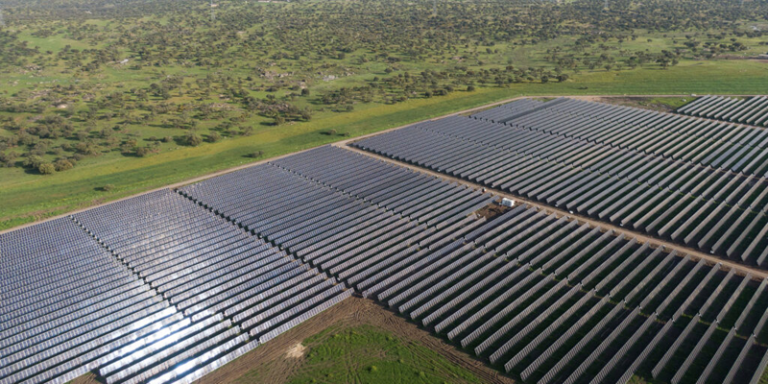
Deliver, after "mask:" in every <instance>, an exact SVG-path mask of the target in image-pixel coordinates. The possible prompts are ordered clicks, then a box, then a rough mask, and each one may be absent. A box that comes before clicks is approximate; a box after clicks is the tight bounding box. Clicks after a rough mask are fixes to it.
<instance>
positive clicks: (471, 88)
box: [467, 85, 475, 92]
mask: <svg viewBox="0 0 768 384" xmlns="http://www.w3.org/2000/svg"><path fill="white" fill-rule="evenodd" d="M474 91H475V86H474V85H470V86H468V87H467V92H474Z"/></svg>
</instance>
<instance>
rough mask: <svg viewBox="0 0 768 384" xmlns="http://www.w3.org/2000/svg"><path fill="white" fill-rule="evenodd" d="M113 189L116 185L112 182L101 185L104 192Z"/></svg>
mask: <svg viewBox="0 0 768 384" xmlns="http://www.w3.org/2000/svg"><path fill="white" fill-rule="evenodd" d="M113 189H115V186H114V185H112V184H107V185H105V186H103V187H101V190H102V191H104V192H109V191H111V190H113Z"/></svg>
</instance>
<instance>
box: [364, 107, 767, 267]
mask: <svg viewBox="0 0 768 384" xmlns="http://www.w3.org/2000/svg"><path fill="white" fill-rule="evenodd" d="M521 102H525V105H523V106H522V107H521V108H516V107H514V105H515V104H517V103H520V102H514V103H512V104H511V106H508V107H505V106H502V107H498V108H497V109H496V110H497V111H496V112H494V113H495V114H496V117H494V119H495V120H494V121H499V122H503V123H504V124H500V123H493V122H490V121H486V120H483V116H486V115H489V114H490V111H493V110H490V111H485V112H481V113H480V114H478V115H475V116H474V118H467V117H461V116H454V117H450V118H445V119H441V120H437V121H431V122H427V123H421V124H417V125H414V126H411V127H408V128H404V129H400V130H396V131H392V132H389V133H385V134H382V135H378V136H374V137H371V138H367V139H364V140H361V141H359V142H356V143H354V144H353V145H354V146H356V147H358V148H361V149H365V150H368V151H372V152H375V153H378V154H382V155H385V156H388V157H391V158H393V159H396V160H400V161H404V162H408V163H411V164H414V165H418V166H422V167H426V168H429V169H432V170H435V171H438V172H442V173H445V174H447V175H451V176H455V177H459V178H463V179H465V180H469V181H472V182H476V183H480V184H482V185H485V186H488V187H491V188H496V189H500V190H503V191H507V192H510V193H513V194H517V195H520V196H524V197H526V198H530V199H534V200H537V201H540V202H543V203H546V204H551V205H553V206H556V207H559V208H562V209H566V210H569V211H572V212H578V213H580V214H583V215H588V216H592V217H595V218H598V219H600V220H605V221H607V222H611V223H614V224H618V225H621V226H625V227H630V228H633V229H635V230H638V231H642V232H644V233H647V234H650V235H653V236H657V237H659V238H663V239H669V240H672V241H674V242H678V243H681V244H685V245H687V246H691V247H696V248H698V249H700V250H702V251H705V252H711V253H714V254H717V255H720V256H723V257H728V258H731V259H735V260H738V261H740V262H745V263H750V264H753V265H758V266H766V265H767V263H768V260H767V259H768V217H766V210H768V179H767V177H766V175H768V149H766V146H768V131H765V130H762V129H757V128H749V127H734V126H730V125H728V126H727V127H728V128H727V129H722V127H720V128H718V126H719V125H722V124H721V123H716V122H707V121H703V120H700V119H692V118H689V117H684V116H677V115H672V114H664V113H658V112H652V111H645V110H639V109H635V108H626V107H617V106H611V105H604V104H600V103H593V102H585V101H577V100H570V99H556V100H553V101H549V102H546V103H539V104H540V105H539V106H536V107H533V108H529V106H530V104H531V102H529V101H526V100H523V101H521ZM507 110H509V111H510V112H509V114H508V115H505V116H506V117H504V116H501V115H500V114H503V113H505V111H507Z"/></svg>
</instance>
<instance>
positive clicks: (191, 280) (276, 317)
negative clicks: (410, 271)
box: [74, 190, 351, 383]
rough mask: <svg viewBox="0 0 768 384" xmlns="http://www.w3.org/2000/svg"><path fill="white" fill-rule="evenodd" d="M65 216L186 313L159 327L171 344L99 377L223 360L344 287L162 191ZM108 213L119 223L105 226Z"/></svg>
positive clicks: (139, 378) (142, 375) (137, 378)
mask: <svg viewBox="0 0 768 384" xmlns="http://www.w3.org/2000/svg"><path fill="white" fill-rule="evenodd" d="M74 219H75V221H76V222H78V223H79V224H80V225H82V226H83V228H85V229H86V230H87V231H88V232H89V233H90V234H92V235H93V236H94V237H95V238H96V239H97V240H98V241H99V242H100V243H102V244H104V246H105V247H106V248H107V249H109V250H110V251H111V252H112V253H113V254H114V255H115V256H116V257H117V258H119V259H120V260H121V261H122V262H123V263H124V264H125V265H126V266H127V267H128V268H130V269H131V270H132V271H133V272H134V273H136V274H137V275H138V276H139V277H141V278H142V279H143V280H144V281H146V282H147V283H149V284H150V285H151V286H152V288H154V289H155V290H156V291H157V292H158V293H159V294H162V296H163V297H164V298H165V299H166V300H168V301H169V302H170V303H171V304H172V305H174V307H175V308H177V309H178V310H180V311H182V312H183V314H184V316H185V319H186V320H187V321H189V320H191V323H190V324H189V325H188V326H187V327H184V328H181V329H179V330H178V331H177V332H176V333H172V334H170V335H168V336H165V335H164V337H165V338H166V340H169V341H172V342H168V343H164V344H163V345H161V346H159V347H158V348H151V346H150V348H149V349H148V350H137V351H133V352H132V353H131V354H130V355H128V356H125V355H124V356H123V357H122V359H121V360H119V361H117V362H115V363H113V364H110V365H108V366H106V367H102V368H100V371H99V372H100V374H101V375H102V376H104V377H106V379H107V382H108V383H113V382H115V383H116V382H121V381H122V380H124V379H126V378H128V377H132V378H134V379H132V380H130V382H145V381H153V382H158V381H157V380H158V379H156V378H155V377H158V378H164V377H165V375H168V374H169V373H172V374H174V375H178V374H180V373H181V372H180V370H181V369H182V368H184V369H186V370H185V371H182V372H184V373H187V372H194V371H195V370H206V371H207V370H210V369H206V367H208V366H210V367H211V368H215V367H218V366H220V365H221V364H222V363H223V362H226V361H221V360H220V358H222V357H227V356H228V355H229V354H230V353H231V352H233V351H238V350H239V349H240V348H241V347H243V346H246V347H247V348H248V349H250V348H252V347H254V346H256V345H257V344H258V343H264V342H266V341H268V340H270V339H271V338H273V337H274V336H276V335H277V334H279V333H281V332H283V331H285V330H286V329H288V328H290V327H288V328H285V327H282V326H283V325H291V324H293V323H292V321H293V320H296V319H299V320H301V319H305V318H307V317H309V316H311V315H313V314H314V313H313V311H314V310H316V309H324V308H326V307H328V306H330V305H332V304H334V303H336V302H338V301H340V300H342V299H344V298H346V297H348V296H349V295H350V294H351V291H344V287H343V286H340V285H334V284H333V282H332V281H330V280H327V279H326V278H324V277H323V276H321V275H318V272H317V271H316V270H314V269H311V268H309V267H308V266H307V265H306V264H303V263H301V262H298V261H296V260H295V259H293V258H291V257H288V256H287V255H286V254H285V253H284V252H282V251H280V250H278V249H276V248H274V247H272V246H271V245H269V244H267V243H265V242H263V241H261V240H259V239H256V238H254V237H253V236H250V235H248V234H246V233H245V232H243V231H241V230H239V229H237V228H236V227H234V226H232V225H231V224H230V223H228V222H227V221H226V220H223V219H221V218H220V217H218V216H216V215H214V214H212V213H211V212H209V211H207V210H204V209H201V208H200V207H198V206H196V205H195V204H192V203H191V202H190V201H189V200H187V199H185V198H184V197H182V196H180V195H178V194H177V193H175V192H173V191H170V190H162V191H158V192H155V193H151V194H147V195H144V196H140V197H138V198H134V199H130V200H126V201H122V202H118V203H115V204H110V205H107V206H103V207H100V208H96V209H92V210H89V211H86V212H84V213H78V214H75V215H74ZM117 220H120V221H121V223H122V225H120V226H115V225H114V223H115V222H116V221H117ZM183 332H186V333H185V334H184V335H179V336H178V337H176V335H177V334H180V333H183ZM239 354H241V353H238V354H237V355H239ZM231 359H232V356H230V357H228V358H227V359H226V360H227V361H228V360H231ZM156 361H162V364H160V365H155V364H156ZM170 367H174V368H173V369H172V371H170V372H168V373H166V371H167V370H168V369H169V368H170ZM191 374H192V375H193V376H194V377H195V378H197V377H199V375H195V374H194V373H191Z"/></svg>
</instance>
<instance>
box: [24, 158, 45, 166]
mask: <svg viewBox="0 0 768 384" xmlns="http://www.w3.org/2000/svg"><path fill="white" fill-rule="evenodd" d="M44 163H45V160H43V158H42V157H40V156H28V157H27V158H26V159H24V162H23V163H22V165H23V166H25V167H28V168H40V166H41V165H43V164H44Z"/></svg>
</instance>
